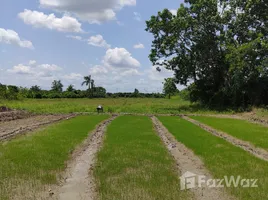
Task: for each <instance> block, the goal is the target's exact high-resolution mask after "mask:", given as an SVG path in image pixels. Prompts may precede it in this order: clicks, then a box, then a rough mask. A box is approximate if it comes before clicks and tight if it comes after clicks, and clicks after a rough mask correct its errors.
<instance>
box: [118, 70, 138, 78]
mask: <svg viewBox="0 0 268 200" xmlns="http://www.w3.org/2000/svg"><path fill="white" fill-rule="evenodd" d="M120 75H121V76H135V75H142V73H140V72H139V71H138V70H137V69H130V70H126V71H123V72H121V73H120Z"/></svg>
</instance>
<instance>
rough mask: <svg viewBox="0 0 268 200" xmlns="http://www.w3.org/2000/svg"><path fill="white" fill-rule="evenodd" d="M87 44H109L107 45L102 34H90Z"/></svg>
mask: <svg viewBox="0 0 268 200" xmlns="http://www.w3.org/2000/svg"><path fill="white" fill-rule="evenodd" d="M88 44H89V45H92V46H96V47H104V48H107V49H108V48H110V47H111V45H109V44H108V43H107V42H106V41H105V40H104V38H103V37H102V35H95V36H91V37H90V38H89V40H88Z"/></svg>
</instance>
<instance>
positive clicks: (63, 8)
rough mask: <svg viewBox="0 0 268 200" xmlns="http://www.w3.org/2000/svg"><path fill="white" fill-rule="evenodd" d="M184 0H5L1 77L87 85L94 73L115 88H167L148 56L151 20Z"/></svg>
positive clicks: (0, 20) (0, 11)
mask: <svg viewBox="0 0 268 200" xmlns="http://www.w3.org/2000/svg"><path fill="white" fill-rule="evenodd" d="M180 3H182V1H180V0H165V1H155V0H145V1H144V0H76V1H74V0H27V1H26V0H20V1H17V0H16V1H15V0H2V1H1V8H0V83H3V84H13V85H20V86H26V87H30V86H32V85H39V86H41V87H42V88H43V89H49V88H50V86H51V82H52V81H53V80H54V79H56V80H59V79H60V80H62V82H63V84H64V85H65V87H67V86H68V85H69V84H73V85H74V86H75V87H76V88H77V89H78V88H81V82H82V80H83V76H85V75H89V74H91V75H92V77H93V79H94V80H95V82H96V85H98V86H103V87H105V88H106V89H107V91H109V92H117V91H121V92H132V91H134V89H135V88H138V89H139V90H140V92H161V91H162V82H163V80H164V78H167V77H172V74H173V73H172V72H170V71H167V70H165V69H162V71H161V72H160V73H159V72H157V71H156V70H155V68H156V67H155V66H152V64H151V62H150V61H149V59H148V55H149V52H150V46H151V42H152V36H151V35H150V34H149V33H147V32H146V31H145V30H144V29H145V20H148V19H150V16H152V15H156V14H157V12H158V11H160V10H162V9H164V8H168V9H170V10H174V9H177V8H178V7H179V5H180Z"/></svg>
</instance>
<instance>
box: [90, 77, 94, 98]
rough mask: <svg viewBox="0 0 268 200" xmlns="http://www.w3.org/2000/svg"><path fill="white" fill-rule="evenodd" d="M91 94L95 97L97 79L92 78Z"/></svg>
mask: <svg viewBox="0 0 268 200" xmlns="http://www.w3.org/2000/svg"><path fill="white" fill-rule="evenodd" d="M90 84H91V96H92V97H94V90H95V81H94V80H93V79H91V82H90Z"/></svg>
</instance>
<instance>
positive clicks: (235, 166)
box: [159, 117, 268, 200]
mask: <svg viewBox="0 0 268 200" xmlns="http://www.w3.org/2000/svg"><path fill="white" fill-rule="evenodd" d="M159 119H160V121H161V122H162V123H163V124H164V125H165V126H166V127H167V128H168V130H169V131H170V132H171V133H172V134H173V135H174V136H175V137H176V138H177V140H178V141H180V142H182V143H184V144H185V145H186V146H187V147H188V148H190V149H192V150H193V151H194V153H195V154H196V155H198V156H200V157H201V158H202V160H203V161H204V164H205V166H206V168H207V169H208V170H209V171H210V172H211V173H212V175H213V176H214V178H217V179H223V178H224V176H227V177H231V176H234V177H238V176H241V179H243V178H245V179H258V182H257V184H258V187H257V188H247V187H246V188H243V187H242V186H241V185H239V186H238V187H234V186H232V187H227V191H229V192H230V193H231V194H232V195H233V196H235V197H236V198H237V199H241V200H260V199H267V191H268V179H267V177H268V162H265V161H262V160H260V159H258V158H255V157H254V156H252V155H250V154H249V153H247V152H245V151H243V150H242V149H240V148H238V147H235V146H233V145H231V144H230V143H228V142H226V141H225V140H223V139H221V138H218V137H216V136H213V135H211V134H210V133H208V132H206V131H204V130H203V129H201V128H199V127H198V126H196V125H194V124H192V123H190V122H188V121H186V120H184V119H181V118H179V117H159Z"/></svg>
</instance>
